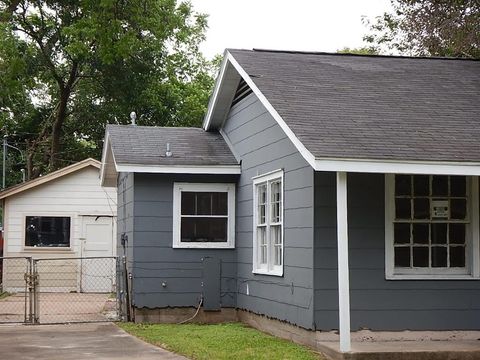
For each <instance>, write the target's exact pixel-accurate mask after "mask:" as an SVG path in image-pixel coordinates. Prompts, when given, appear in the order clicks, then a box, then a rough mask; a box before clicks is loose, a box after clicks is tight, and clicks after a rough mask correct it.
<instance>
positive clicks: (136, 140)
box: [100, 125, 240, 186]
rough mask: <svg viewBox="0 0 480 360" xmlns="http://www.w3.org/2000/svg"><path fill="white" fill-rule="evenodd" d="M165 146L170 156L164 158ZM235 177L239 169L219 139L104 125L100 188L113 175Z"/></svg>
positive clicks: (195, 131)
mask: <svg viewBox="0 0 480 360" xmlns="http://www.w3.org/2000/svg"><path fill="white" fill-rule="evenodd" d="M167 144H169V145H170V151H171V152H172V154H171V156H167V155H166V152H167ZM120 172H132V173H142V172H143V173H164V174H169V173H177V174H178V173H182V174H239V173H240V166H239V163H238V161H237V159H236V158H235V156H234V155H233V154H232V152H231V150H230V148H229V147H228V145H227V143H226V142H225V140H224V138H223V137H222V135H220V134H219V133H218V132H205V131H204V130H203V129H201V128H190V127H156V126H132V125H108V126H107V129H106V135H105V144H104V147H103V155H102V168H101V171H100V178H101V183H102V185H103V186H116V181H117V180H116V179H117V174H118V173H120Z"/></svg>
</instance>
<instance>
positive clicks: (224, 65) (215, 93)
mask: <svg viewBox="0 0 480 360" xmlns="http://www.w3.org/2000/svg"><path fill="white" fill-rule="evenodd" d="M228 55H230V54H229V52H228V50H225V51H224V52H223V60H222V63H221V65H220V73H219V74H218V76H217V79H216V81H215V86H214V88H213V93H212V96H211V97H210V101H209V102H208V107H207V113H206V115H205V119H204V121H203V128H204V129H205V130H208V128H209V127H210V122H211V119H212V116H213V110H214V109H215V107H216V106H217V102H218V94H219V93H220V87H221V84H222V83H223V79H224V78H225V72H226V68H227V65H228V61H229V58H228Z"/></svg>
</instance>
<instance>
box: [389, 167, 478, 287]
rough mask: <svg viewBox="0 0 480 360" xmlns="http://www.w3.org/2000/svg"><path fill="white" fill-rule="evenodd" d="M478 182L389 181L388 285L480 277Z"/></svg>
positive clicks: (430, 178)
mask: <svg viewBox="0 0 480 360" xmlns="http://www.w3.org/2000/svg"><path fill="white" fill-rule="evenodd" d="M478 201H479V198H478V178H477V177H467V176H453V175H452V176H449V175H393V174H389V175H386V181H385V249H386V251H385V265H386V266H385V269H386V277H387V279H454V278H477V277H479V256H480V254H479V224H478V223H479V213H478V206H479V205H478Z"/></svg>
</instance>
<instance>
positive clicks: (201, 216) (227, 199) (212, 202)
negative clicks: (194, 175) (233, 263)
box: [173, 183, 235, 249]
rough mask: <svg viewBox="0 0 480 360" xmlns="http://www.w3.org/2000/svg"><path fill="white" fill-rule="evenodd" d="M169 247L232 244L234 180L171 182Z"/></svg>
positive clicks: (203, 246)
mask: <svg viewBox="0 0 480 360" xmlns="http://www.w3.org/2000/svg"><path fill="white" fill-rule="evenodd" d="M173 247H174V248H218V249H221V248H223V249H225V248H228V249H231V248H234V247H235V184H225V183H216V184H210V183H198V184H193V183H174V186H173Z"/></svg>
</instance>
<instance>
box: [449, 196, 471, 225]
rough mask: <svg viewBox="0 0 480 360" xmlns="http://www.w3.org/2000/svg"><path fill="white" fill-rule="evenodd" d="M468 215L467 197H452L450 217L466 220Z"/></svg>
mask: <svg viewBox="0 0 480 360" xmlns="http://www.w3.org/2000/svg"><path fill="white" fill-rule="evenodd" d="M466 217H467V201H466V200H465V199H450V218H451V219H456V220H465V219H466Z"/></svg>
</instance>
